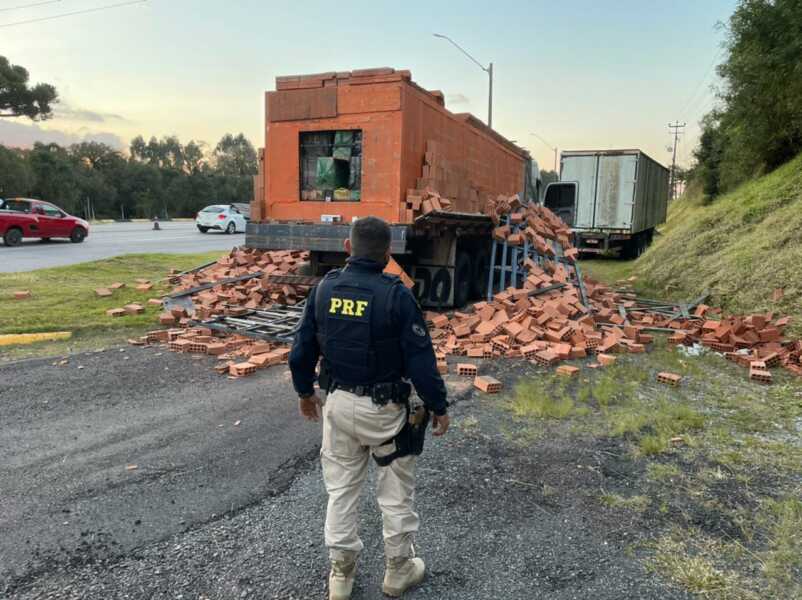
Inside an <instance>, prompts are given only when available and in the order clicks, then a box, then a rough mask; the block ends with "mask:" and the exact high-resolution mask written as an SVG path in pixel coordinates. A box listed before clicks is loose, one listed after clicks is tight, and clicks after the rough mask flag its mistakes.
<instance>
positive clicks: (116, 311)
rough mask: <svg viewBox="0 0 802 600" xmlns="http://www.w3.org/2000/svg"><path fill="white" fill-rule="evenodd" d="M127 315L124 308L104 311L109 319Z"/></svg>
mask: <svg viewBox="0 0 802 600" xmlns="http://www.w3.org/2000/svg"><path fill="white" fill-rule="evenodd" d="M127 314H128V313H126V312H125V309H124V308H110V309H109V310H107V311H106V315H108V316H109V317H124V316H125V315H127Z"/></svg>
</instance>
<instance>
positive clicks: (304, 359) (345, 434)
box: [290, 217, 449, 600]
mask: <svg viewBox="0 0 802 600" xmlns="http://www.w3.org/2000/svg"><path fill="white" fill-rule="evenodd" d="M345 250H346V252H347V253H348V254H349V255H350V258H348V260H347V264H346V266H345V268H343V269H337V270H334V271H331V272H330V273H328V274H327V275H326V277H325V278H324V279H323V281H321V283H320V284H319V285H318V287H317V288H316V289H315V290H313V291H312V293H311V294H310V295H309V297H308V299H307V305H306V312H305V313H304V318H303V321H302V323H301V326H300V328H299V330H298V333H297V335H296V337H295V344H294V345H293V348H292V353H291V354H290V370H291V371H292V380H293V385H294V386H295V390H296V392H297V393H298V395H299V397H300V401H299V402H300V411H301V415H303V417H305V418H306V419H309V420H312V421H317V420H318V419H319V418H320V414H321V402H320V399H319V398H318V396H317V395H316V394H315V390H314V387H313V381H314V378H315V367H316V365H317V362H318V358H319V357H320V356H321V355H322V357H323V361H322V365H321V387H322V388H324V389H326V390H327V391H328V394H327V395H326V401H325V404H324V405H323V406H322V415H323V442H322V446H321V451H320V455H321V464H322V467H323V479H324V481H325V484H326V490H327V492H328V496H329V501H328V508H327V511H326V527H325V539H326V546H327V547H328V549H329V558H330V560H331V573H330V574H329V599H330V600H347V599H348V598H350V596H351V590H352V588H353V583H354V573H355V570H356V561H357V558H358V556H359V553H360V551H361V550H362V547H363V545H362V541H361V540H360V539H359V534H358V531H357V526H358V515H357V507H358V505H359V496H360V493H361V490H362V484H363V483H364V481H365V477H366V475H367V471H368V462H369V457H370V455H371V454H373V455H374V457H376V458H377V462H379V460H380V459H381V458H382V457H385V458H386V459H387V460H390V459H393V458H394V457H395V456H396V454H398V453H400V452H397V446H399V444H397V443H396V442H397V441H398V439H400V438H396V436H398V435H399V432H401V431H402V429H403V428H404V425H405V423H407V421H408V410H407V406H408V405H407V404H406V402H405V401H406V399H407V397H408V395H409V393H408V391H409V385H408V384H407V383H405V382H404V380H405V379H408V380H411V381H412V383H413V384H414V386H415V389H416V391H417V393H418V395H419V396H420V398H421V399H422V400H423V402H424V404H425V406H426V408H427V409H428V410H429V411H430V412H431V413H432V415H433V416H432V422H433V427H434V430H433V433H434V435H443V434H444V433H445V432H446V431H447V430H448V425H449V418H448V415H447V413H446V409H447V407H448V403H447V402H446V388H445V384H444V383H443V379H442V378H441V377H440V374H439V373H438V371H437V365H436V360H435V356H434V350H433V348H432V341H431V338H430V337H429V333H428V330H427V328H426V324H425V322H424V319H423V315H422V314H421V310H420V307H419V306H418V303H417V301H416V300H415V298H414V296H413V295H412V293H411V292H410V291H409V290H408V289H407V288H406V287H404V285H403V284H402V283H401V282H400V280H399V279H398V277H395V276H392V275H386V274H384V273H383V270H384V268H385V267H386V265H387V262H388V261H389V259H390V228H389V226H388V225H387V223H385V222H384V221H382V220H381V219H378V218H375V217H365V218H362V219H359V220H357V221H355V222H354V223H353V225H352V226H351V232H350V237H349V239H347V240H345ZM323 373H325V374H326V376H327V377H324V376H323ZM326 378H327V379H328V381H325V382H324V381H323V380H324V379H326ZM405 386H406V392H407V393H406V394H405V393H404V391H405ZM394 438H396V439H394ZM394 453H395V454H394ZM415 458H416V457H415V456H414V455H406V456H401V457H398V458H394V459H393V460H392V462H390V463H389V464H388V465H387V466H383V467H378V473H377V477H376V497H377V500H378V502H379V506H380V508H381V511H382V524H383V531H384V550H385V561H386V570H385V576H384V585H383V590H384V593H385V594H387V595H389V596H400V595H401V594H403V593H404V591H406V590H407V589H408V588H410V587H412V586H414V585H416V584H418V583H420V582H421V581H422V580H423V576H424V570H425V566H424V563H423V560H421V559H420V558H417V557H415V550H414V548H413V537H414V534H415V533H416V532H417V531H418V525H419V518H418V514H417V513H416V512H415V510H414V494H415ZM379 464H381V463H379Z"/></svg>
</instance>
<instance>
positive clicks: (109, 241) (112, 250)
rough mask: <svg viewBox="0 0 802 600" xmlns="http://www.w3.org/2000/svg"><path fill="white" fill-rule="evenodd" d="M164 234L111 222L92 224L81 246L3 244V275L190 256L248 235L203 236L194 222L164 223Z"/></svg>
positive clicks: (228, 245) (227, 245)
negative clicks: (149, 255)
mask: <svg viewBox="0 0 802 600" xmlns="http://www.w3.org/2000/svg"><path fill="white" fill-rule="evenodd" d="M161 229H162V230H161V231H153V225H152V224H150V223H109V224H104V225H93V226H92V228H91V230H90V233H89V237H88V238H87V239H86V241H85V242H83V243H82V244H71V243H70V242H69V241H66V240H53V241H51V242H49V243H43V242H40V241H39V240H26V241H25V242H24V243H23V244H22V245H21V246H17V247H15V248H8V247H6V246H3V245H2V244H0V273H16V272H19V271H31V270H33V269H44V268H46V267H58V266H62V265H71V264H75V263H79V262H86V261H90V260H98V259H101V258H110V257H112V256H119V255H120V254H132V253H140V252H169V253H177V254H178V253H180V254H187V253H193V252H206V251H209V250H230V249H231V248H232V247H233V246H238V245H240V244H243V243H244V242H245V234H244V233H237V234H234V235H226V234H225V233H217V232H209V233H206V234H202V233H200V232H199V231H198V229H197V228H196V227H195V223H194V222H188V221H181V222H172V223H162V224H161Z"/></svg>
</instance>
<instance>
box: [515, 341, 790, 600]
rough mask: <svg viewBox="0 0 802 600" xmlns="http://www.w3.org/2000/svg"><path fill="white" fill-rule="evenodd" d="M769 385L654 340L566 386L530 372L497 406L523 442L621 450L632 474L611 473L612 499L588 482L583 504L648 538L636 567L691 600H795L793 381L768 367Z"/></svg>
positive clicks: (592, 451) (564, 381)
mask: <svg viewBox="0 0 802 600" xmlns="http://www.w3.org/2000/svg"><path fill="white" fill-rule="evenodd" d="M663 370H670V371H672V372H676V373H679V374H681V375H682V376H683V380H682V382H681V384H680V385H679V387H676V388H673V387H667V386H664V385H662V384H659V383H657V381H656V378H655V376H656V373H657V372H658V371H663ZM775 377H776V382H775V383H774V384H773V385H772V386H761V385H758V384H755V383H752V382H750V381H749V379H748V376H747V374H746V372H745V371H744V370H743V369H741V368H739V367H738V366H736V365H734V364H732V363H730V362H728V361H726V360H724V359H723V358H721V357H720V356H716V355H715V354H712V353H710V354H703V355H701V356H695V357H690V356H686V355H684V354H683V353H682V351H681V350H679V349H677V348H675V347H673V346H668V345H666V344H665V342H664V340H663V339H662V336H658V339H657V340H656V343H655V344H654V347H653V348H651V349H650V350H649V352H647V353H646V354H638V355H620V356H619V357H618V360H617V362H616V363H615V365H614V366H611V367H607V368H604V369H596V370H591V369H583V370H582V371H581V373H580V375H579V376H578V377H574V378H570V379H567V378H564V377H559V376H557V375H555V374H553V373H552V374H543V373H542V372H541V371H540V370H539V369H538V371H537V373H535V374H534V375H533V376H532V377H524V378H522V379H521V380H520V382H519V383H518V385H517V386H516V387H515V388H514V390H513V393H512V395H511V398H510V400H509V402H508V403H507V406H508V408H509V410H511V411H512V412H513V414H514V415H515V416H516V417H518V419H521V420H523V421H524V422H525V423H526V427H527V428H528V429H526V431H530V430H531V431H537V434H538V435H537V436H532V437H531V438H529V439H524V438H521V439H520V443H521V444H523V445H531V444H533V443H537V440H539V439H549V438H552V437H555V436H574V440H575V443H577V444H582V443H585V444H588V443H589V444H590V445H589V446H588V448H589V449H588V454H589V455H594V454H595V453H597V452H599V449H598V448H599V446H597V445H596V444H598V443H599V441H600V440H601V441H602V442H601V443H602V446H601V447H602V448H603V449H604V450H603V451H602V452H601V456H614V455H620V454H621V453H623V455H626V461H631V464H633V465H638V466H637V467H635V468H632V469H631V470H630V469H625V470H624V471H623V472H625V473H627V476H626V482H627V483H626V486H627V487H626V492H625V493H622V492H621V487H620V481H618V480H613V481H610V482H609V483H607V482H606V480H602V485H601V489H600V490H599V489H598V488H596V489H595V490H594V492H593V493H591V494H590V497H593V498H595V499H596V502H597V503H598V505H599V506H600V509H602V508H603V509H614V510H621V511H627V512H629V513H631V514H632V515H633V518H635V519H637V520H638V522H640V523H643V524H644V527H646V528H647V529H648V531H649V532H650V533H651V534H652V536H653V537H652V539H651V542H650V543H649V544H647V545H646V546H645V547H644V548H643V550H644V554H643V555H641V558H642V559H643V560H644V561H646V563H647V565H648V566H649V567H650V568H651V569H652V570H654V571H655V572H657V573H658V574H660V575H661V576H662V577H664V578H666V579H668V580H671V581H672V582H674V583H675V584H677V585H679V586H681V587H682V588H684V589H686V590H688V591H689V592H691V593H693V594H694V595H695V596H698V597H699V598H709V599H715V600H733V599H738V600H753V599H754V600H756V599H758V598H796V597H802V536H800V534H799V531H802V486H801V485H800V479H799V474H800V473H802V443H800V438H799V428H800V426H802V381H800V380H799V379H798V378H795V377H793V376H790V375H788V374H785V373H783V372H781V371H779V370H777V371H776V374H775ZM616 445H618V446H620V447H621V450H615V449H614V448H615V447H616ZM608 449H609V451H608ZM607 485H611V486H612V489H605V488H606V486H607ZM561 493H562V490H560V489H557V491H556V492H555V497H557V498H560V497H561ZM569 493H571V494H574V493H575V490H571V491H570V492H569ZM700 521H701V522H703V523H708V522H709V523H712V526H710V529H704V530H703V529H700V528H699V526H698V523H699V522H700ZM719 523H721V524H728V525H727V527H725V528H724V529H718V528H717V527H718V524H719ZM730 532H734V533H730Z"/></svg>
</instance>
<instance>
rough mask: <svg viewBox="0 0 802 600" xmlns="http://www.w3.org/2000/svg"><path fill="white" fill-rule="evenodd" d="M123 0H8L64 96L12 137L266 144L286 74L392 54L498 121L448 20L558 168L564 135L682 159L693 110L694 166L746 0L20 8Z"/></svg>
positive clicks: (12, 124)
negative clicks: (677, 132) (271, 99)
mask: <svg viewBox="0 0 802 600" xmlns="http://www.w3.org/2000/svg"><path fill="white" fill-rule="evenodd" d="M125 1H126V0H53V1H51V2H47V1H46V0H0V55H4V56H6V57H7V58H8V59H9V60H10V61H11V62H12V63H13V64H20V65H22V66H24V67H26V68H27V69H28V70H29V71H30V73H31V80H32V81H33V82H40V81H42V82H47V83H52V84H54V85H55V86H56V88H57V89H58V91H59V95H60V98H61V102H60V103H59V105H58V106H57V108H56V111H55V112H56V114H55V117H54V118H53V119H51V120H48V121H45V122H40V123H36V124H32V123H31V122H30V121H27V120H24V119H14V120H9V119H2V120H0V143H2V144H6V145H31V144H32V143H33V142H34V141H37V140H39V141H56V142H58V143H63V144H66V143H71V142H73V141H80V140H82V139H97V140H100V141H104V142H106V143H110V144H112V145H115V146H117V147H120V148H127V146H128V143H129V141H130V140H131V138H133V137H134V136H136V135H139V134H141V135H143V136H144V137H145V138H146V139H148V138H149V137H151V136H153V135H155V136H157V137H162V136H164V135H177V136H178V137H179V138H180V139H181V140H182V141H183V142H188V141H189V140H190V139H194V140H200V141H205V142H207V143H208V144H209V146H210V147H213V146H214V145H215V144H216V142H217V141H218V140H219V139H220V138H221V137H222V136H223V135H224V134H225V133H228V132H231V133H239V132H242V133H244V134H245V135H246V136H247V137H248V138H249V139H250V140H251V141H252V142H253V143H254V145H256V146H262V145H264V107H263V103H264V91H265V90H272V89H274V81H275V77H276V76H279V75H291V74H298V73H318V72H325V71H346V70H352V69H357V68H368V67H380V66H389V67H394V68H397V69H409V70H411V71H412V78H413V79H414V80H415V81H416V82H418V83H419V84H420V85H422V86H423V87H425V88H427V89H439V90H442V91H443V93H444V94H445V96H446V106H447V107H448V108H449V109H450V110H453V111H454V112H472V113H474V114H475V115H477V116H478V117H480V118H481V119H483V120H484V119H486V117H487V103H488V100H487V87H488V77H487V74H486V73H485V72H483V71H482V70H481V69H480V68H479V66H477V65H476V64H474V63H472V62H471V61H470V60H469V59H468V58H466V57H465V56H464V55H462V54H461V53H460V52H459V51H458V50H457V49H456V48H454V47H453V46H452V45H450V44H449V43H448V42H447V41H446V40H443V39H438V38H436V37H434V36H433V35H432V34H433V33H441V34H444V35H447V36H449V37H450V38H452V39H453V40H455V41H456V42H457V43H459V44H460V45H461V46H462V47H463V48H465V49H466V50H467V51H468V52H469V53H471V54H472V55H473V56H475V57H476V59H477V60H478V61H479V62H480V63H482V64H485V65H486V64H487V63H488V62H490V61H492V62H493V65H494V76H495V78H494V91H493V94H494V95H493V127H494V129H496V130H497V131H499V132H500V133H501V134H502V135H504V136H505V137H507V138H509V139H512V140H514V141H516V143H518V144H519V145H521V146H524V147H525V148H528V149H529V150H530V151H531V152H532V154H533V155H534V156H535V158H536V159H537V160H538V163H539V164H540V166H541V168H548V169H550V168H552V167H553V163H554V152H553V149H552V148H553V147H555V146H556V147H557V148H558V149H560V150H579V149H591V148H593V149H596V148H633V147H634V148H641V149H643V150H644V151H646V152H647V154H650V155H651V156H652V157H653V158H655V159H656V160H658V161H659V162H661V163H663V164H666V165H667V164H670V162H671V154H670V152H668V151H667V147H669V146H670V145H671V143H672V138H671V136H670V134H669V129H668V123H669V122H674V121H675V120H679V122H680V123H682V122H686V123H687V127H686V128H685V130H684V131H685V133H684V136H683V137H682V139H681V141H680V145H679V150H678V158H679V163H680V164H682V165H687V164H688V163H689V161H690V160H691V152H692V150H693V147H694V146H695V144H696V141H697V140H698V134H699V127H698V121H699V119H700V118H701V117H702V115H703V114H704V113H705V112H707V111H708V110H709V109H710V108H711V107H712V106H713V105H714V102H715V93H714V91H713V89H712V86H715V84H716V83H717V76H716V74H715V65H716V64H717V63H718V62H720V60H721V57H722V55H723V51H722V41H723V39H724V36H725V30H724V29H723V28H722V26H721V23H724V22H726V20H727V19H728V17H729V15H730V14H731V13H732V11H733V9H734V8H735V5H736V3H737V0H702V1H699V0H671V1H666V0H659V1H658V0H640V1H637V2H635V1H632V0H596V1H591V0H573V1H568V0H563V1H562V2H554V1H553V0H530V1H528V2H526V1H513V0H509V1H506V0H497V1H495V2H481V3H478V2H476V3H474V2H470V3H468V2H439V1H437V0H429V1H426V2H423V1H417V0H404V1H403V2H399V1H398V0H392V1H385V0H373V1H349V0H340V1H339V2H331V1H330V0H329V1H325V2H323V1H318V0H305V1H304V2H271V1H269V0H229V1H228V2H220V1H211V0H145V1H142V2H138V3H135V4H130V5H125V6H118V7H116V8H112V9H109V10H101V11H97V12H92V13H85V14H78V15H73V16H67V17H63V18H56V19H51V20H41V21H34V22H30V23H22V24H17V23H20V22H21V21H29V20H35V19H43V18H48V17H52V16H55V15H59V14H63V13H70V12H76V11H82V10H87V9H93V8H99V7H103V6H107V5H110V4H119V3H122V2H125ZM21 5H24V6H26V7H25V8H15V7H19V6H21ZM30 5H36V6H30ZM533 133H536V134H538V135H539V136H540V137H541V138H543V140H545V141H542V140H540V139H539V138H538V137H536V136H535V135H532V134H533Z"/></svg>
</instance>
